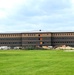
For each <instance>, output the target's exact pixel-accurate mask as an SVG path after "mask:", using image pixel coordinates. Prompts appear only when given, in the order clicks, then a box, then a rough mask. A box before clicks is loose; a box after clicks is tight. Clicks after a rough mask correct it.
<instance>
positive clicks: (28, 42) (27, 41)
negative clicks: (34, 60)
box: [0, 32, 74, 47]
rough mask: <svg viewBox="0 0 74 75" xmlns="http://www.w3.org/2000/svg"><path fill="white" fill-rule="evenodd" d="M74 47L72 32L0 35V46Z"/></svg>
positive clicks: (73, 34) (73, 33)
mask: <svg viewBox="0 0 74 75" xmlns="http://www.w3.org/2000/svg"><path fill="white" fill-rule="evenodd" d="M61 45H67V46H72V47H74V32H25V33H0V46H9V47H26V46H61Z"/></svg>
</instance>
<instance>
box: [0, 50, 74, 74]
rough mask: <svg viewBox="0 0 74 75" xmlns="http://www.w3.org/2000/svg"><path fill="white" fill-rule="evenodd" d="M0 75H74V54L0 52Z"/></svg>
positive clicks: (26, 51) (62, 52) (30, 51)
mask: <svg viewBox="0 0 74 75" xmlns="http://www.w3.org/2000/svg"><path fill="white" fill-rule="evenodd" d="M0 75H74V52H64V51H60V50H59V51H58V50H57V51H55V50H52V51H49V50H29V51H28V50H6V51H5V50H0Z"/></svg>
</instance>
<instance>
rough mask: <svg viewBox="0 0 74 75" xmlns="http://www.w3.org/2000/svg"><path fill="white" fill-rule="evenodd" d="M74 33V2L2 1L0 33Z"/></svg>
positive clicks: (0, 3) (52, 0) (66, 0)
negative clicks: (39, 31)
mask: <svg viewBox="0 0 74 75" xmlns="http://www.w3.org/2000/svg"><path fill="white" fill-rule="evenodd" d="M39 29H41V30H42V31H50V32H52V31H74V0H0V32H25V31H38V30H39Z"/></svg>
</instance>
